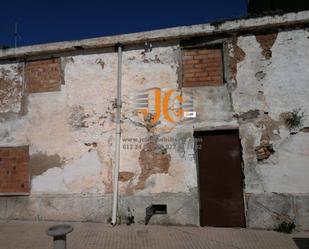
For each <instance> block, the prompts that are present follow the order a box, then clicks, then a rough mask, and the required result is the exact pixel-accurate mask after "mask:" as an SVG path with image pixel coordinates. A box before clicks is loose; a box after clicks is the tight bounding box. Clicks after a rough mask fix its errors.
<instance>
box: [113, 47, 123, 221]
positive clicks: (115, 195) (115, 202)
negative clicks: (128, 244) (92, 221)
mask: <svg viewBox="0 0 309 249" xmlns="http://www.w3.org/2000/svg"><path fill="white" fill-rule="evenodd" d="M116 47H117V48H118V75H117V99H116V100H115V104H116V108H117V109H116V142H115V164H114V165H115V166H114V188H113V211H112V222H111V223H112V225H116V223H117V208H118V185H119V179H118V176H119V164H120V138H121V126H120V115H121V104H122V103H121V76H122V72H121V66H122V44H120V43H118V44H117V46H116Z"/></svg>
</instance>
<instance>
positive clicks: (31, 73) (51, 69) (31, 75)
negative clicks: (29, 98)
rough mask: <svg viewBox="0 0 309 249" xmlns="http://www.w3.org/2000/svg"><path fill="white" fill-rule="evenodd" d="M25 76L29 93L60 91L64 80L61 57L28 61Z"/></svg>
mask: <svg viewBox="0 0 309 249" xmlns="http://www.w3.org/2000/svg"><path fill="white" fill-rule="evenodd" d="M25 78H26V86H27V91H28V92H29V93H40V92H54V91H60V88H61V84H62V82H63V80H62V70H61V60H60V58H53V59H46V60H37V61H28V62H26V64H25Z"/></svg>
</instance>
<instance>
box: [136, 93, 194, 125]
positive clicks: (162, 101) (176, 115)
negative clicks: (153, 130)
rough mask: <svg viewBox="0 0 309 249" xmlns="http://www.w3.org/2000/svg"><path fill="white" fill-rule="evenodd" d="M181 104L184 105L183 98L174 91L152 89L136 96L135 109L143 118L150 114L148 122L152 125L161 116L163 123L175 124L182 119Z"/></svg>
mask: <svg viewBox="0 0 309 249" xmlns="http://www.w3.org/2000/svg"><path fill="white" fill-rule="evenodd" d="M183 104H185V101H184V99H183V97H182V96H181V95H179V94H177V92H176V91H175V90H173V89H170V90H166V91H163V90H161V89H160V88H152V89H147V90H145V91H144V92H143V93H142V94H139V95H137V98H136V104H135V107H136V109H137V110H138V112H140V113H142V114H143V116H144V118H145V117H147V116H149V115H150V114H151V120H150V121H151V123H153V124H156V123H157V122H158V121H159V120H160V118H161V116H163V118H164V119H165V121H167V122H170V123H175V122H177V121H179V120H180V119H181V118H182V117H184V109H183ZM192 104H193V103H192ZM188 107H189V106H188ZM192 107H193V106H192ZM190 109H191V108H190Z"/></svg>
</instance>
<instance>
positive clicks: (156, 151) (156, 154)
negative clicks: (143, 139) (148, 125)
mask: <svg viewBox="0 0 309 249" xmlns="http://www.w3.org/2000/svg"><path fill="white" fill-rule="evenodd" d="M170 161H171V156H170V155H169V154H168V153H167V150H166V148H164V146H163V145H161V144H158V138H157V137H153V138H151V139H150V141H149V142H148V143H147V144H145V145H144V148H143V149H142V150H141V152H140V155H139V164H140V166H141V174H140V175H139V178H138V183H137V185H136V186H135V189H137V190H139V189H144V188H145V182H146V180H147V179H148V178H149V177H150V176H151V175H153V174H158V173H166V174H167V173H168V170H169V167H170Z"/></svg>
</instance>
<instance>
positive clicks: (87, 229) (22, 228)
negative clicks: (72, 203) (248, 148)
mask: <svg viewBox="0 0 309 249" xmlns="http://www.w3.org/2000/svg"><path fill="white" fill-rule="evenodd" d="M54 224H59V223H54V222H26V221H8V222H6V221H0V248H1V249H51V248H52V239H51V238H50V237H48V236H47V235H46V234H45V231H46V229H47V228H48V227H50V226H52V225H54ZM70 224H72V225H73V226H74V231H73V232H72V233H71V234H69V235H68V248H67V249H107V248H110V249H118V248H126V249H130V248H132V249H138V248H147V249H148V248H156V249H157V248H158V249H173V248H177V249H181V248H190V249H198V248H201V249H202V248H203V249H208V248H211V249H234V248H252V249H255V248H256V249H264V248H265V249H285V248H286V249H305V248H309V247H308V245H309V243H308V240H309V233H295V234H291V235H286V234H281V233H276V232H272V231H255V230H250V229H230V228H200V227H176V226H143V225H134V224H133V225H131V226H126V225H121V226H116V227H112V226H110V225H107V224H100V223H81V222H74V223H70ZM293 238H294V239H293ZM295 238H298V239H296V242H295ZM300 238H302V239H300ZM297 244H299V245H298V246H297Z"/></svg>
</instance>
